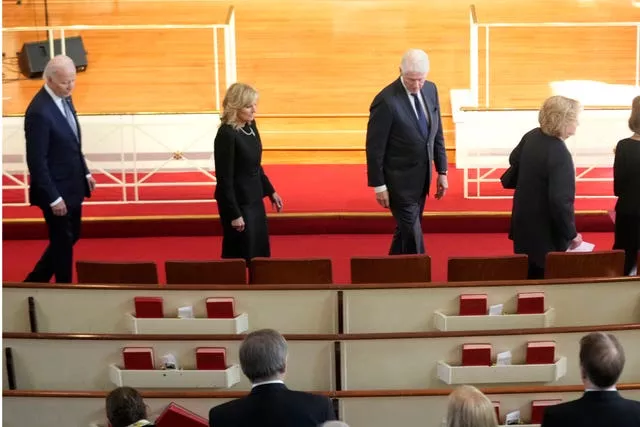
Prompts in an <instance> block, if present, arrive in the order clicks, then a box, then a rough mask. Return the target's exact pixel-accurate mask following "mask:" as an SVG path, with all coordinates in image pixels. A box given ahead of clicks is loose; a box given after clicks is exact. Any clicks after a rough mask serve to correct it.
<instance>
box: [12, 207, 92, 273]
mask: <svg viewBox="0 0 640 427" xmlns="http://www.w3.org/2000/svg"><path fill="white" fill-rule="evenodd" d="M40 209H42V213H43V215H44V220H45V222H46V223H47V230H48V232H49V246H47V249H45V251H44V253H43V254H42V256H41V257H40V260H39V261H38V262H37V264H36V265H35V267H34V268H33V271H32V272H31V273H29V274H28V275H27V277H26V279H25V280H24V281H25V282H44V283H48V282H49V281H50V280H51V278H52V277H55V279H56V283H71V281H72V278H73V245H75V243H76V242H77V241H78V239H79V238H80V225H81V223H82V205H80V206H67V214H66V215H64V216H55V215H54V214H53V211H52V210H51V208H50V207H48V206H46V207H40Z"/></svg>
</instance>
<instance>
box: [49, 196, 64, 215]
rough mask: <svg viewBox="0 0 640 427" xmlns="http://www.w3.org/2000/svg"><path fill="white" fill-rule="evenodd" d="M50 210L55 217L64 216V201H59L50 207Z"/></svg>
mask: <svg viewBox="0 0 640 427" xmlns="http://www.w3.org/2000/svg"><path fill="white" fill-rule="evenodd" d="M51 210H52V211H53V214H54V215H55V216H65V215H66V214H67V205H66V204H65V203H64V200H60V201H59V202H58V203H56V204H55V205H53V206H51Z"/></svg>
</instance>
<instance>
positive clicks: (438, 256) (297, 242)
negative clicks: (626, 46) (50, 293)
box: [2, 233, 613, 283]
mask: <svg viewBox="0 0 640 427" xmlns="http://www.w3.org/2000/svg"><path fill="white" fill-rule="evenodd" d="M583 236H584V239H585V240H586V241H589V242H592V243H595V244H596V250H608V249H610V248H611V245H612V244H613V234H612V233H584V234H583ZM220 241H221V238H220V237H162V238H161V237H156V238H129V239H126V241H123V240H122V239H81V240H80V241H79V242H78V244H77V246H76V251H75V256H76V260H101V261H155V262H156V263H157V264H158V267H159V268H158V271H159V274H160V281H161V282H164V270H163V267H162V265H163V262H164V261H165V260H199V259H218V258H219V257H220ZM390 242H391V235H390V234H388V235H383V234H378V235H367V234H336V235H305V236H273V237H272V238H271V245H272V256H273V257H282V258H303V257H323V258H331V259H332V261H333V269H334V273H333V277H334V282H335V283H349V281H350V279H349V277H350V270H349V259H350V258H351V257H354V256H379V255H385V254H386V253H387V251H388V248H389V244H390ZM425 242H426V245H427V251H428V252H429V255H430V256H431V258H432V279H433V281H437V282H441V281H445V280H446V275H447V267H446V265H447V259H448V258H450V257H457V256H492V255H508V254H511V253H512V246H511V241H509V240H508V239H507V236H506V234H497V233H495V234H480V233H475V234H456V233H448V234H426V235H425ZM45 246H46V242H45V241H41V240H5V241H3V242H2V248H3V251H2V253H3V256H2V258H3V259H2V268H3V270H2V280H4V281H10V282H11V281H21V280H23V279H24V277H25V276H26V275H27V273H28V272H29V271H30V269H31V268H32V267H33V265H34V264H35V262H36V261H37V260H38V258H39V256H40V254H41V253H42V251H43V250H44V248H45Z"/></svg>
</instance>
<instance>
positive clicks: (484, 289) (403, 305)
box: [341, 278, 640, 333]
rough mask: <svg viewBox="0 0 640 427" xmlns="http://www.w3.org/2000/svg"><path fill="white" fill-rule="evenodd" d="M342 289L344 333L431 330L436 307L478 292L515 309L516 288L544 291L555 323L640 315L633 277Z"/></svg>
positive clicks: (447, 310)
mask: <svg viewBox="0 0 640 427" xmlns="http://www.w3.org/2000/svg"><path fill="white" fill-rule="evenodd" d="M341 289H342V292H343V317H344V332H345V333H375V332H421V331H435V330H437V329H436V323H435V319H436V316H437V315H436V314H435V312H436V311H440V312H441V313H443V314H445V315H456V314H458V312H459V296H460V295H461V294H477V293H479V294H487V296H488V303H489V304H504V309H503V313H516V302H517V295H518V293H523V292H544V294H545V307H546V308H547V309H549V308H553V313H552V314H553V319H551V320H553V321H552V325H554V326H581V325H603V324H617V323H632V322H637V321H640V279H638V278H618V279H572V280H542V281H527V280H525V281H518V282H516V281H502V282H459V283H446V284H443V283H434V284H403V285H397V286H395V287H392V286H390V285H352V286H350V287H348V288H347V287H345V288H341ZM578 307H579V309H578ZM492 320H493V319H492ZM509 322H512V320H510V321H509ZM538 327H539V326H538ZM483 328H484V329H489V328H487V327H480V329H483Z"/></svg>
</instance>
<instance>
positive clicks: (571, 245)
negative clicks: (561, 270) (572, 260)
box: [569, 233, 582, 249]
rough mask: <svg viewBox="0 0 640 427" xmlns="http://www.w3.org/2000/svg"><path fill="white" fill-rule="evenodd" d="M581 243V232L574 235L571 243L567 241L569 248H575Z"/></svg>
mask: <svg viewBox="0 0 640 427" xmlns="http://www.w3.org/2000/svg"><path fill="white" fill-rule="evenodd" d="M581 243H582V234H580V233H578V234H577V235H576V237H574V238H573V240H572V241H571V243H569V249H575V248H577V247H578V246H580V244H581Z"/></svg>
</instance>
